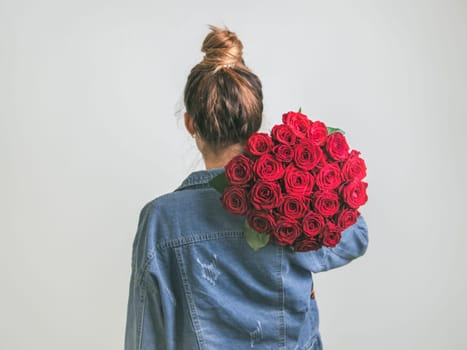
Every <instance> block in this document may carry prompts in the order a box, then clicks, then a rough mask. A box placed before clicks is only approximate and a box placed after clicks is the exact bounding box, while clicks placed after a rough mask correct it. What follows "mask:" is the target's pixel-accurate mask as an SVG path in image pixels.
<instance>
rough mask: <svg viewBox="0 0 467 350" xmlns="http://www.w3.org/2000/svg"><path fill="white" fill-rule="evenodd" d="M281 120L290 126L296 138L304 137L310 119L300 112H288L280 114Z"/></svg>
mask: <svg viewBox="0 0 467 350" xmlns="http://www.w3.org/2000/svg"><path fill="white" fill-rule="evenodd" d="M282 122H283V123H284V124H285V125H288V126H290V128H291V129H292V131H293V132H294V133H295V135H296V136H297V137H298V138H303V137H306V134H307V130H308V127H309V125H310V120H309V119H308V118H307V116H306V115H305V114H302V113H300V112H288V113H285V114H283V115H282Z"/></svg>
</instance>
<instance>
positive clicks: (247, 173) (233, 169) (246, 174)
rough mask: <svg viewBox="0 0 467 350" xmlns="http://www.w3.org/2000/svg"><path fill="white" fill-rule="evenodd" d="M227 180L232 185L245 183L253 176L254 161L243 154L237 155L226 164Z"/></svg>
mask: <svg viewBox="0 0 467 350" xmlns="http://www.w3.org/2000/svg"><path fill="white" fill-rule="evenodd" d="M225 175H226V177H227V182H228V183H229V184H231V185H245V184H247V183H248V182H249V181H250V180H251V179H252V178H253V162H252V161H251V160H250V159H249V158H247V157H245V156H244V155H243V154H240V155H238V156H235V157H234V158H232V159H231V160H230V162H228V163H227V165H226V166H225Z"/></svg>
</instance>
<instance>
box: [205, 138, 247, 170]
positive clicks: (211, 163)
mask: <svg viewBox="0 0 467 350" xmlns="http://www.w3.org/2000/svg"><path fill="white" fill-rule="evenodd" d="M242 152H243V146H242V145H241V144H239V143H237V144H235V145H231V146H229V147H227V148H225V149H223V150H222V151H218V152H212V151H209V150H206V151H205V152H202V154H203V159H204V164H205V165H206V169H214V168H223V167H224V166H225V165H226V164H227V163H228V162H229V161H230V160H231V159H232V158H233V157H235V156H237V155H239V154H240V153H242Z"/></svg>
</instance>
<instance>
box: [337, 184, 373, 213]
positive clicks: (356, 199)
mask: <svg viewBox="0 0 467 350" xmlns="http://www.w3.org/2000/svg"><path fill="white" fill-rule="evenodd" d="M367 187H368V184H367V183H366V182H363V181H351V182H349V183H348V184H346V185H345V186H344V188H343V190H342V196H343V197H344V201H345V203H347V204H348V205H349V207H351V208H354V209H357V208H358V207H360V206H362V205H363V204H365V203H366V202H367V200H368V196H367V194H366V188H367Z"/></svg>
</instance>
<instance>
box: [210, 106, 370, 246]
mask: <svg viewBox="0 0 467 350" xmlns="http://www.w3.org/2000/svg"><path fill="white" fill-rule="evenodd" d="M365 176H366V165H365V162H364V160H363V159H362V158H360V152H358V151H356V150H350V148H349V146H348V144H347V141H346V138H345V136H344V133H343V131H342V130H340V129H337V128H331V127H327V126H326V125H325V124H324V123H323V122H321V121H311V120H310V119H308V117H307V116H306V115H305V114H303V113H301V112H300V111H299V112H288V113H285V114H283V116H282V124H279V125H275V126H274V127H273V128H272V130H271V133H270V134H267V133H255V134H253V135H251V136H250V138H249V139H248V141H247V142H246V145H245V149H244V152H243V154H241V155H238V156H236V157H234V158H233V159H232V160H231V161H230V162H229V163H228V164H227V165H226V166H225V172H224V173H222V174H220V175H218V176H217V177H215V178H214V179H213V180H211V182H210V184H211V186H213V187H214V188H216V189H217V190H218V191H219V192H221V193H222V196H221V201H222V205H223V206H224V208H225V209H226V210H228V211H229V212H231V213H233V214H236V215H243V216H245V217H246V220H245V237H246V239H247V241H248V243H249V245H250V246H251V247H252V248H253V249H255V250H256V249H259V248H261V247H263V246H264V245H266V244H267V243H268V241H269V240H271V241H273V242H276V243H277V244H279V245H281V246H292V247H293V249H294V250H296V251H309V250H317V249H319V248H321V247H322V246H323V245H324V246H327V247H334V246H335V245H336V244H337V243H339V241H340V239H341V234H342V231H344V230H345V229H346V228H347V227H349V226H350V225H352V224H354V223H355V222H356V220H357V218H358V216H359V215H360V213H359V212H358V208H359V207H360V206H361V205H363V204H365V203H366V201H367V200H368V197H367V194H366V188H367V183H366V182H363V181H362V180H363V178H364V177H365Z"/></svg>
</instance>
